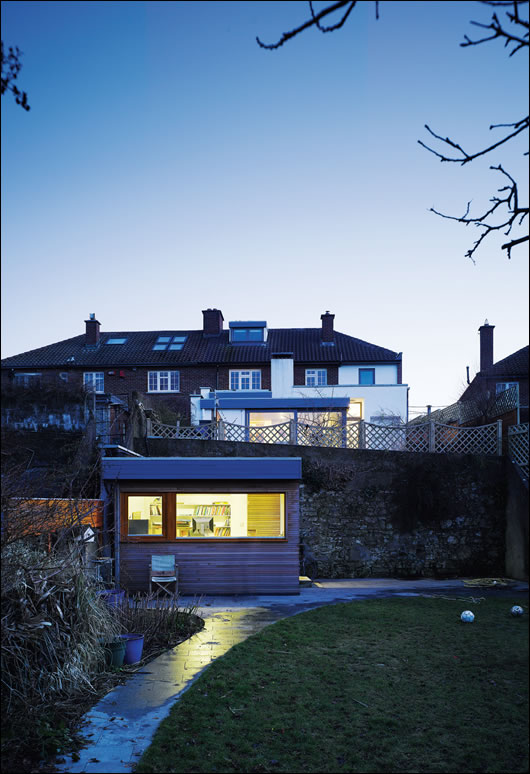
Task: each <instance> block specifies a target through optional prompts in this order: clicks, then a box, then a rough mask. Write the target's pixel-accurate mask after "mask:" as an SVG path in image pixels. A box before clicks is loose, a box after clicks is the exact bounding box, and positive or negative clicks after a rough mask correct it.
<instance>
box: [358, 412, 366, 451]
mask: <svg viewBox="0 0 530 774" xmlns="http://www.w3.org/2000/svg"><path fill="white" fill-rule="evenodd" d="M359 449H366V425H365V423H364V419H361V420H360V421H359Z"/></svg>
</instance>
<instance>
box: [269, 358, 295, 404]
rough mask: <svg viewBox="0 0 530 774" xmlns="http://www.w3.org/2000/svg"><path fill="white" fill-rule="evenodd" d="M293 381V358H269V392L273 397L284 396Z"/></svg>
mask: <svg viewBox="0 0 530 774" xmlns="http://www.w3.org/2000/svg"><path fill="white" fill-rule="evenodd" d="M293 382H294V360H293V359H292V358H289V357H286V358H274V357H273V358H272V359H271V392H272V397H273V398H284V397H285V396H286V395H288V394H289V390H291V389H292V386H293Z"/></svg>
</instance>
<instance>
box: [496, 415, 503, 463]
mask: <svg viewBox="0 0 530 774" xmlns="http://www.w3.org/2000/svg"><path fill="white" fill-rule="evenodd" d="M497 454H498V455H499V457H500V456H501V455H502V419H498V420H497Z"/></svg>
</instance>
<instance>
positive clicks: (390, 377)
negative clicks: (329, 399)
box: [339, 363, 398, 384]
mask: <svg viewBox="0 0 530 774" xmlns="http://www.w3.org/2000/svg"><path fill="white" fill-rule="evenodd" d="M374 367H375V383H376V384H397V379H398V367H397V365H393V364H392V365H390V364H389V365H386V364H385V365H376V366H374V364H373V363H366V365H363V364H362V363H360V364H358V365H346V366H339V384H359V368H374Z"/></svg>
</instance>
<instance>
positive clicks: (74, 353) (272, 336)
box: [2, 328, 401, 368]
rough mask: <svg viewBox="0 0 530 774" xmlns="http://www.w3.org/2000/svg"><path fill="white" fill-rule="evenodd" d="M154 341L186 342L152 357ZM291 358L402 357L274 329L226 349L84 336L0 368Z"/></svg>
mask: <svg viewBox="0 0 530 774" xmlns="http://www.w3.org/2000/svg"><path fill="white" fill-rule="evenodd" d="M158 336H186V337H187V338H186V342H185V343H184V346H183V348H182V350H180V351H162V352H158V351H156V352H155V351H153V345H154V343H155V341H156V339H157V337H158ZM110 338H126V339H127V341H126V342H125V344H106V341H107V339H110ZM277 352H282V353H287V352H292V353H293V357H294V360H295V361H297V362H300V363H355V362H356V363H372V362H388V361H399V360H401V353H399V354H398V353H396V352H393V351H392V350H390V349H385V348H384V347H378V346H376V345H375V344H369V343H368V342H366V341H362V340H361V339H356V338H354V337H353V336H346V335H345V334H344V333H339V332H338V331H335V344H334V345H331V346H330V345H328V344H322V341H321V329H320V328H272V329H269V330H268V336H267V342H266V343H265V344H230V343H229V341H228V331H223V332H222V333H221V334H220V335H219V336H211V337H205V336H203V332H202V330H200V331H182V330H180V331H145V332H138V331H135V332H124V331H120V332H112V333H108V332H105V333H101V338H100V341H99V343H98V345H97V346H96V347H87V346H85V335H84V334H82V335H81V336H74V337H73V338H71V339H65V340H64V341H58V342H57V343H56V344H49V345H48V346H46V347H39V349H33V350H31V351H29V352H23V353H21V354H20V355H13V356H12V357H6V358H4V359H3V360H2V368H54V367H55V368H63V367H64V368H76V367H80V368H88V367H98V366H109V367H110V366H114V367H120V366H123V367H126V366H169V365H196V364H206V363H212V364H221V363H224V364H232V363H247V364H249V363H266V362H269V361H270V359H271V355H272V354H273V353H277Z"/></svg>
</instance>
